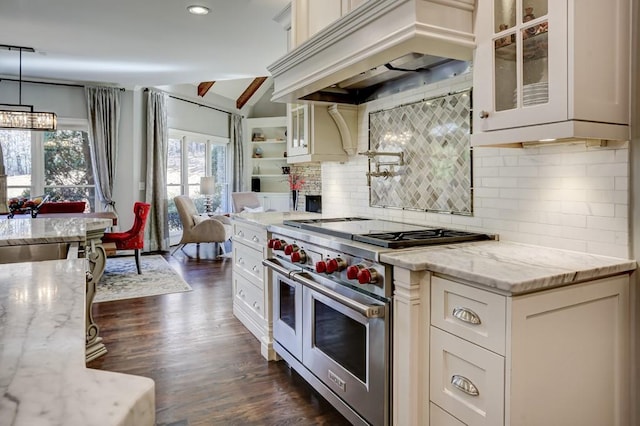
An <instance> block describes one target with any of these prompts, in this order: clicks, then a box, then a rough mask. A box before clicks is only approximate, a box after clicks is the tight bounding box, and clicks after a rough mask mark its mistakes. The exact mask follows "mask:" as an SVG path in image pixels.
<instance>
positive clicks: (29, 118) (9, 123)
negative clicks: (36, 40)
mask: <svg viewBox="0 0 640 426" xmlns="http://www.w3.org/2000/svg"><path fill="white" fill-rule="evenodd" d="M0 49H6V50H17V51H18V52H19V55H20V69H19V79H18V104H4V103H0V129H15V130H45V131H48V130H56V124H57V118H56V114H55V113H53V112H35V111H33V105H23V104H22V52H23V51H24V52H35V50H34V49H33V48H31V47H20V46H9V45H6V44H0Z"/></svg>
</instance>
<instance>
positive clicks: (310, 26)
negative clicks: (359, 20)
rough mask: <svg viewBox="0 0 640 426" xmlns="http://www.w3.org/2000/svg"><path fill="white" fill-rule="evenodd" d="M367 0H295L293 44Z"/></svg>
mask: <svg viewBox="0 0 640 426" xmlns="http://www.w3.org/2000/svg"><path fill="white" fill-rule="evenodd" d="M365 1H367V0H293V1H292V2H291V12H292V15H293V20H292V21H293V22H292V27H293V28H292V29H293V34H292V36H293V39H292V46H293V47H295V46H298V45H300V44H302V43H304V42H305V41H306V40H308V39H309V38H311V37H312V36H314V35H315V34H316V33H318V32H319V31H320V30H322V29H324V28H325V27H327V26H329V24H331V23H332V22H335V21H337V20H338V19H339V18H340V17H342V16H343V15H345V14H347V13H349V12H350V11H351V10H353V9H355V8H356V7H358V6H359V5H360V4H362V3H364V2H365Z"/></svg>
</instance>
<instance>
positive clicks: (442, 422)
mask: <svg viewBox="0 0 640 426" xmlns="http://www.w3.org/2000/svg"><path fill="white" fill-rule="evenodd" d="M429 425H431V426H467V425H465V424H464V423H462V422H461V421H460V420H458V419H456V418H455V417H453V416H452V415H451V414H449V413H447V412H446V411H444V410H443V409H442V408H440V407H438V406H437V405H436V404H434V403H433V402H431V403H430V405H429Z"/></svg>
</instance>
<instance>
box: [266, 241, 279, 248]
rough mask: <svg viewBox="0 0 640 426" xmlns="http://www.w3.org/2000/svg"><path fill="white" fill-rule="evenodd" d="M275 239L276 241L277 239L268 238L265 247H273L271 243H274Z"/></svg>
mask: <svg viewBox="0 0 640 426" xmlns="http://www.w3.org/2000/svg"><path fill="white" fill-rule="evenodd" d="M276 241H278V240H276V239H270V240H269V241H267V247H269V248H273V245H274V244H275V242H276Z"/></svg>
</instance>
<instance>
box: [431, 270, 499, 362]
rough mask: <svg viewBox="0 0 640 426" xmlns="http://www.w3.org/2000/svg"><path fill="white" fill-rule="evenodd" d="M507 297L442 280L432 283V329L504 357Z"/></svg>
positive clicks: (438, 279) (438, 278) (437, 278)
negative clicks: (438, 329)
mask: <svg viewBox="0 0 640 426" xmlns="http://www.w3.org/2000/svg"><path fill="white" fill-rule="evenodd" d="M506 306H507V302H506V297H504V296H501V295H499V294H495V293H491V292H488V291H484V290H480V289H477V288H474V287H471V286H468V285H464V284H460V283H457V282H455V281H451V280H447V279H444V278H441V277H433V279H432V281H431V325H434V326H436V327H438V328H441V329H442V330H445V331H448V332H449V333H452V334H454V335H456V336H459V337H462V338H463V339H465V340H469V341H470V342H473V343H476V344H478V345H480V346H482V347H483V348H487V349H489V350H491V351H493V352H496V353H498V354H500V355H505V339H506V337H505V336H506V316H507V314H506Z"/></svg>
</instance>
